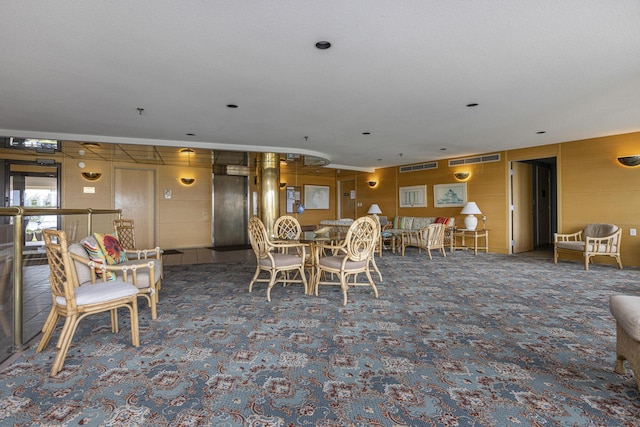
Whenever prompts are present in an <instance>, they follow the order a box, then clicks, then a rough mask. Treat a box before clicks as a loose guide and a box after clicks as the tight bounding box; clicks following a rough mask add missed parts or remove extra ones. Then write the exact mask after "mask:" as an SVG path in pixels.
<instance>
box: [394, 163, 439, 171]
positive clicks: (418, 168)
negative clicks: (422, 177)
mask: <svg viewBox="0 0 640 427" xmlns="http://www.w3.org/2000/svg"><path fill="white" fill-rule="evenodd" d="M427 169H438V162H428V163H418V164H417V165H407V166H400V173H405V172H416V171H423V170H427Z"/></svg>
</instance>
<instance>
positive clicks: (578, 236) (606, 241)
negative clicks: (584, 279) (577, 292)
mask: <svg viewBox="0 0 640 427" xmlns="http://www.w3.org/2000/svg"><path fill="white" fill-rule="evenodd" d="M621 239H622V229H621V228H620V227H618V226H617V225H614V224H587V225H586V226H585V228H584V230H581V231H578V232H576V233H571V234H559V233H556V234H554V238H553V263H554V264H557V263H558V257H559V256H560V255H573V256H575V255H576V254H578V255H582V256H583V257H584V269H585V270H589V262H591V258H593V257H594V256H608V257H612V258H615V260H616V261H617V263H618V267H619V268H620V269H621V270H622V261H621V259H620V240H621Z"/></svg>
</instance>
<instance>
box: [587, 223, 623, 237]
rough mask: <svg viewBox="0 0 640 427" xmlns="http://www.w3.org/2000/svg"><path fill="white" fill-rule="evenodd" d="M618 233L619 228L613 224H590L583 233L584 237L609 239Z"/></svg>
mask: <svg viewBox="0 0 640 427" xmlns="http://www.w3.org/2000/svg"><path fill="white" fill-rule="evenodd" d="M616 231H618V226H617V225H613V224H588V225H587V226H585V227H584V232H583V233H582V234H583V235H584V237H607V236H611V235H612V234H613V233H615V232H616Z"/></svg>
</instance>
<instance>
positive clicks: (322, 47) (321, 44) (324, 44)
mask: <svg viewBox="0 0 640 427" xmlns="http://www.w3.org/2000/svg"><path fill="white" fill-rule="evenodd" d="M316 47H317V48H318V49H320V50H325V49H329V48H330V47H331V43H329V42H328V41H324V40H323V41H319V42H318V43H316Z"/></svg>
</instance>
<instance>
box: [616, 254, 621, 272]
mask: <svg viewBox="0 0 640 427" xmlns="http://www.w3.org/2000/svg"><path fill="white" fill-rule="evenodd" d="M616 261H618V267H619V268H620V270H622V260H621V259H620V255H616Z"/></svg>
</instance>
